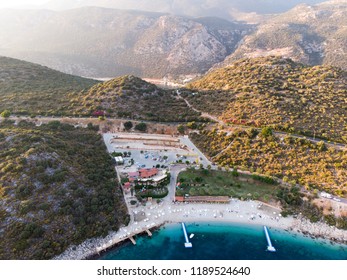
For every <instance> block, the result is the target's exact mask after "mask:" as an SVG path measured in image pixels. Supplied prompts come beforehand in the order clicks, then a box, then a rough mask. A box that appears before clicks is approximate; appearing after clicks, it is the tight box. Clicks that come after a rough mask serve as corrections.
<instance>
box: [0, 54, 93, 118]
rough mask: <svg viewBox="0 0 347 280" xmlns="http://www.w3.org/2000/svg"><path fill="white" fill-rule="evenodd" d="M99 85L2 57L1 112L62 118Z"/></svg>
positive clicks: (0, 58)
mask: <svg viewBox="0 0 347 280" xmlns="http://www.w3.org/2000/svg"><path fill="white" fill-rule="evenodd" d="M96 83H98V82H97V81H94V80H90V79H85V78H81V77H77V76H72V75H67V74H64V73H61V72H58V71H55V70H52V69H49V68H47V67H43V66H41V65H38V64H33V63H29V62H25V61H21V60H17V59H12V58H7V57H0V112H1V111H3V110H5V109H7V110H10V111H11V112H12V113H14V114H25V115H31V114H33V115H41V114H48V115H60V114H66V113H68V112H67V111H66V109H67V106H68V104H69V99H70V98H71V97H72V96H74V95H75V94H76V93H78V92H80V91H82V90H84V89H88V88H90V87H91V86H93V85H95V84H96Z"/></svg>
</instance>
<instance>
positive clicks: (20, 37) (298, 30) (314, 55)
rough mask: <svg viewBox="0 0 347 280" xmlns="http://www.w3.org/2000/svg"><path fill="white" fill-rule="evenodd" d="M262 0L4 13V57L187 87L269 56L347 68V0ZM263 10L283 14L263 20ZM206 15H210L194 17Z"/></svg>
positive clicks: (0, 41)
mask: <svg viewBox="0 0 347 280" xmlns="http://www.w3.org/2000/svg"><path fill="white" fill-rule="evenodd" d="M65 2H66V3H65ZM190 2H191V1H190ZM256 2H257V4H256V3H254V1H230V2H229V1H225V0H216V1H202V3H201V5H197V4H196V3H195V2H194V3H193V4H194V5H190V6H189V5H188V3H187V1H183V0H182V1H174V0H172V1H153V2H149V1H140V2H139V1H136V3H135V1H92V0H86V1H59V2H57V1H52V2H51V3H50V4H49V5H47V6H44V7H46V8H51V9H52V8H54V7H55V8H56V9H58V10H56V11H54V10H47V9H36V10H13V9H12V10H11V9H3V10H0V25H1V26H2V27H3V28H1V30H0V55H4V56H9V57H14V58H19V59H24V60H27V61H31V62H35V63H39V64H42V65H46V66H49V67H50V68H53V69H56V70H59V71H62V72H65V73H69V74H74V75H79V76H84V77H96V78H105V77H116V76H122V75H129V74H130V75H135V76H139V77H143V78H163V77H167V78H169V79H180V80H181V81H182V80H184V79H185V78H186V77H187V76H188V75H189V76H198V75H201V74H204V73H205V72H207V71H208V70H210V69H211V68H212V69H216V68H218V67H223V66H227V65H229V64H231V63H232V62H233V61H236V60H238V59H240V58H247V57H256V56H267V55H281V56H284V57H289V58H292V59H293V60H294V61H297V62H301V63H304V64H310V65H318V64H327V65H333V66H339V67H341V68H344V69H346V65H347V63H346V62H347V61H346V55H345V54H346V52H347V41H346V38H347V29H346V25H347V23H346V21H347V18H346V16H345V15H346V14H347V3H346V1H345V0H335V1H328V2H323V3H320V2H322V1H318V0H317V1H314V0H313V1H306V2H307V3H310V4H315V5H308V4H300V5H297V6H295V7H294V8H292V9H291V10H289V11H288V8H291V7H293V6H294V5H295V4H298V3H299V2H300V1H287V2H288V3H285V2H284V1H279V2H277V1H276V5H275V4H273V1H256ZM252 3H253V4H252ZM251 4H252V5H251ZM271 4H272V5H271ZM88 5H98V6H104V7H112V8H102V7H92V6H88ZM58 6H59V7H60V8H61V9H60V8H59V7H58ZM63 7H65V10H62V8H63ZM114 7H117V8H119V7H122V8H129V9H134V8H136V9H147V10H148V11H135V10H121V9H114ZM189 7H190V8H191V9H190V8H189ZM192 7H193V8H192ZM261 7H263V8H264V9H265V8H266V7H276V9H275V10H273V11H272V10H271V9H270V10H266V11H265V10H264V11H262V9H261ZM66 8H73V9H68V10H66ZM59 9H60V10H59ZM158 11H160V12H158ZM219 11H221V12H219ZM229 11H234V12H233V13H234V14H235V15H238V16H239V17H241V15H242V17H243V16H244V15H248V18H250V19H252V18H253V19H254V21H255V22H257V23H256V24H250V23H246V22H242V21H236V20H235V18H239V17H238V16H235V17H232V16H230V14H231V12H229ZM235 11H236V12H235ZM283 11H284V12H283ZM263 12H267V13H268V12H283V13H278V14H272V15H268V14H267V15H263V16H262V19H261V20H260V21H258V20H256V19H257V16H259V15H260V14H261V13H263ZM222 13H226V14H228V15H223V14H222ZM174 14H184V15H180V16H177V15H174ZM201 15H208V16H207V17H192V16H201ZM215 16H219V17H215ZM222 18H224V19H222ZM227 19H228V20H227ZM251 21H252V20H251Z"/></svg>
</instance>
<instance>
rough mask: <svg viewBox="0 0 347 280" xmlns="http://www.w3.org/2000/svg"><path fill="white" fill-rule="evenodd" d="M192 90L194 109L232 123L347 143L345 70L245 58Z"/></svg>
mask: <svg viewBox="0 0 347 280" xmlns="http://www.w3.org/2000/svg"><path fill="white" fill-rule="evenodd" d="M188 88H189V89H191V90H192V91H194V94H191V93H190V92H189V91H186V92H185V93H184V96H185V97H187V98H188V100H189V102H190V103H191V104H192V105H193V106H194V107H196V108H197V109H199V110H200V111H202V112H208V113H212V114H215V115H218V116H220V118H221V119H223V120H225V121H226V122H229V123H230V124H239V125H249V126H257V127H263V126H271V127H272V128H273V129H275V130H282V131H286V132H289V133H299V134H303V135H307V136H315V137H320V138H323V139H330V140H334V141H340V142H344V143H347V115H346V109H347V105H346V104H347V103H346V100H347V73H346V72H344V71H342V70H341V69H338V68H335V67H329V66H314V67H309V66H304V65H301V64H297V63H294V62H293V61H291V60H289V59H282V58H278V57H267V58H253V59H243V60H240V61H237V62H235V63H234V64H232V65H231V66H228V67H226V68H222V69H218V70H215V71H213V72H211V73H210V74H208V75H206V76H205V77H203V78H202V79H200V80H198V81H196V82H193V83H191V84H189V85H188ZM197 92H199V93H198V94H197Z"/></svg>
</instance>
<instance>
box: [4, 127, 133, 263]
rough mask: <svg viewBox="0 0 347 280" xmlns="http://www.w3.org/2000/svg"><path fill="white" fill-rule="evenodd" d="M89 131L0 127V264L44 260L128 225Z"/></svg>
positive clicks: (107, 161) (111, 174)
mask: <svg viewBox="0 0 347 280" xmlns="http://www.w3.org/2000/svg"><path fill="white" fill-rule="evenodd" d="M95 130H97V128H96V127H92V126H89V128H88V129H83V128H74V127H73V126H70V125H67V124H61V123H59V122H56V121H55V122H51V123H49V124H47V125H42V126H40V127H36V126H35V125H34V124H32V123H27V122H25V121H22V122H20V123H19V124H18V125H13V124H12V123H11V122H9V121H3V122H1V123H0V158H1V163H0V182H1V183H0V198H1V200H0V217H1V219H0V221H1V222H0V239H1V240H2V242H0V259H50V258H52V257H53V256H55V255H57V254H60V253H62V252H63V251H64V250H65V249H66V248H67V247H68V246H70V245H71V244H76V245H77V244H79V243H81V242H82V241H84V240H86V239H88V238H92V237H98V236H103V235H106V234H107V233H108V232H109V231H110V230H117V229H118V228H119V226H120V225H122V224H126V223H127V222H128V221H127V219H128V216H127V208H126V206H125V203H124V198H123V194H122V192H121V190H120V188H119V187H118V183H117V179H116V178H117V177H116V173H115V171H114V168H113V163H112V158H111V157H110V156H109V155H108V153H107V152H106V147H105V144H104V142H103V140H102V137H101V136H100V135H98V134H97V133H96V131H95Z"/></svg>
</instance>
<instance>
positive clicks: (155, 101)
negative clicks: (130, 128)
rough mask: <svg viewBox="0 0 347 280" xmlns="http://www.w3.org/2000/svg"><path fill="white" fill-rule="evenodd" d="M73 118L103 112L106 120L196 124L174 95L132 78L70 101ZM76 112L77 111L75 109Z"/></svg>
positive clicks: (102, 85)
mask: <svg viewBox="0 0 347 280" xmlns="http://www.w3.org/2000/svg"><path fill="white" fill-rule="evenodd" d="M70 108H71V110H72V111H74V114H76V115H87V116H89V115H92V114H93V113H94V112H96V111H99V110H103V111H105V112H106V115H107V116H111V117H118V118H131V119H140V120H150V121H163V122H165V121H180V122H184V121H191V120H198V119H199V114H198V113H197V112H195V111H193V110H191V109H189V108H188V106H187V104H186V103H185V102H184V100H182V99H179V98H178V97H177V96H176V94H175V92H173V91H170V90H163V89H160V88H158V87H156V86H155V85H153V84H150V83H147V82H145V81H143V80H141V79H139V78H137V77H134V76H123V77H118V78H115V79H113V80H110V81H108V82H105V83H100V84H97V85H95V86H94V87H92V88H91V89H90V90H89V91H88V92H87V93H86V94H85V93H81V95H79V96H76V97H75V98H73V99H72V101H71V106H70ZM76 108H77V109H76Z"/></svg>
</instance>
